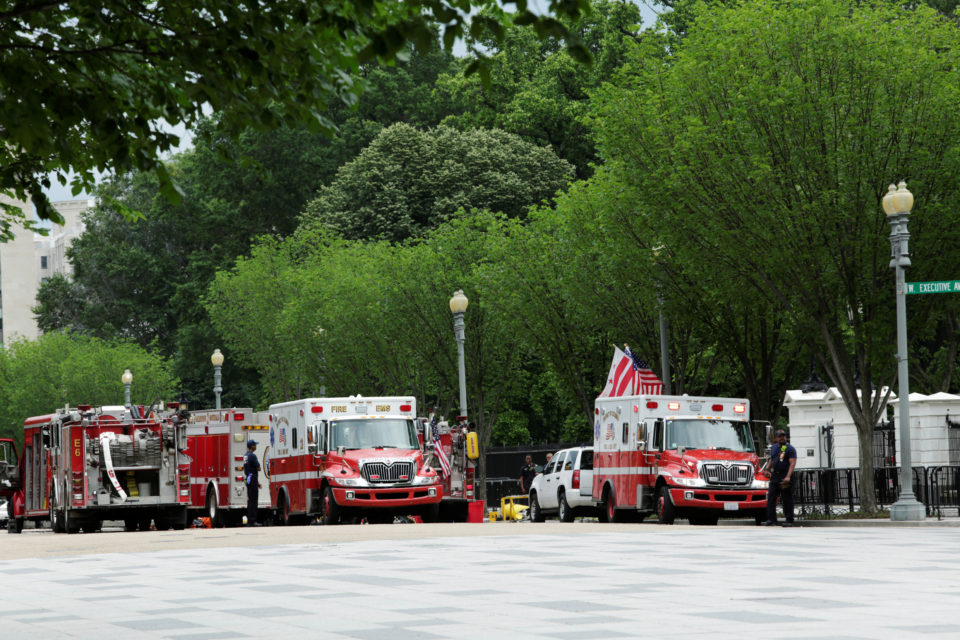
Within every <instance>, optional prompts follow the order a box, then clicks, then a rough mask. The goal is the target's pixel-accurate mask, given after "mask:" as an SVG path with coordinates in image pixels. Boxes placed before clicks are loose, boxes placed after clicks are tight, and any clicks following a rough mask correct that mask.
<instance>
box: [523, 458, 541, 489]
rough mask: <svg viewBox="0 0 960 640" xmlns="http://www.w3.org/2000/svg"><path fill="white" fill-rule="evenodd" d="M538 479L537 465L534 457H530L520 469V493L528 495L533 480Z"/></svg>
mask: <svg viewBox="0 0 960 640" xmlns="http://www.w3.org/2000/svg"><path fill="white" fill-rule="evenodd" d="M536 477H537V465H535V464H533V456H531V455H528V456H527V457H526V459H525V460H524V463H523V466H522V467H520V493H528V492H529V491H530V485H531V484H533V479H534V478H536Z"/></svg>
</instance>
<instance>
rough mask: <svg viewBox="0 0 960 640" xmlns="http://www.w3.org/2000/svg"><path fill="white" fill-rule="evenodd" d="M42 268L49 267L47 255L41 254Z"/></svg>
mask: <svg viewBox="0 0 960 640" xmlns="http://www.w3.org/2000/svg"><path fill="white" fill-rule="evenodd" d="M40 268H41V269H46V268H47V256H40Z"/></svg>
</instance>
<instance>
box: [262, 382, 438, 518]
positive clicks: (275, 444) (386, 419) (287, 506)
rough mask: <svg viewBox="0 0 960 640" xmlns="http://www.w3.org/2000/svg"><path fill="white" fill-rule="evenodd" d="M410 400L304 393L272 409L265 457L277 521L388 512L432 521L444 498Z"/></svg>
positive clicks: (372, 515) (390, 515)
mask: <svg viewBox="0 0 960 640" xmlns="http://www.w3.org/2000/svg"><path fill="white" fill-rule="evenodd" d="M416 409H417V407H416V401H415V400H414V398H412V397H368V398H365V397H361V396H350V397H348V398H308V399H304V400H294V401H292V402H282V403H279V404H274V405H271V406H270V409H269V411H270V415H269V424H270V450H269V453H268V454H267V455H265V456H264V457H265V459H266V465H265V467H266V468H267V471H268V472H267V475H268V477H269V480H270V499H271V503H272V504H273V506H274V508H275V509H276V518H277V521H278V522H279V523H280V524H290V523H292V522H305V521H309V519H311V518H312V517H317V516H319V517H320V519H321V520H322V521H323V523H324V524H336V523H339V522H341V520H349V519H351V518H354V517H365V518H366V519H367V521H368V522H392V521H393V517H394V515H419V516H421V517H422V518H424V519H425V520H435V519H436V517H437V512H438V510H439V504H440V500H441V499H442V497H443V486H442V485H441V484H440V481H439V478H438V477H437V472H436V471H435V470H434V469H433V468H432V467H430V466H429V465H427V464H425V463H424V455H423V450H422V449H421V445H420V443H419V442H418V439H417V429H416V424H415V420H416Z"/></svg>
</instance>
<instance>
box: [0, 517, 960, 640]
mask: <svg viewBox="0 0 960 640" xmlns="http://www.w3.org/2000/svg"><path fill="white" fill-rule="evenodd" d="M416 526H417V525H407V526H404V525H393V527H394V529H393V530H392V531H396V532H400V531H401V530H402V532H403V535H404V537H405V539H391V529H390V525H386V526H384V527H382V529H381V531H383V532H384V533H383V535H384V538H385V539H362V540H357V541H343V540H341V541H324V542H307V543H298V544H258V543H262V542H264V541H267V540H268V539H269V538H270V536H269V535H261V537H248V538H247V540H248V544H251V545H252V546H233V547H219V548H218V547H211V548H190V549H180V548H174V549H169V550H166V551H150V552H123V553H95V554H87V555H61V556H55V557H43V556H40V557H37V556H34V557H22V558H17V559H9V560H2V561H0V638H4V639H5V640H8V639H12V638H29V639H30V640H36V638H107V639H110V638H174V639H177V640H212V639H215V638H361V639H369V638H388V639H395V640H405V639H408V638H416V639H418V640H429V639H430V638H457V639H458V640H465V639H469V638H496V637H517V638H519V637H522V638H524V640H536V639H540V638H544V639H545V638H551V639H554V640H556V639H558V638H559V639H562V638H570V639H574V638H576V639H577V640H584V639H588V638H597V639H602V638H681V637H710V638H741V639H742V638H753V637H760V638H765V637H771V638H790V639H791V640H797V639H800V638H897V639H903V638H911V637H917V636H929V637H942V638H948V637H958V636H960V618H958V615H957V613H958V611H960V553H958V552H957V549H958V547H960V529H958V528H934V527H928V528H898V527H859V528H813V527H810V528H806V527H805V528H797V529H792V530H787V529H780V528H777V529H771V528H758V527H692V526H687V525H679V526H674V527H657V526H655V525H654V526H645V525H640V526H634V527H632V528H622V527H621V528H617V529H613V530H609V531H604V530H603V528H602V527H598V526H587V525H579V524H573V525H569V526H568V527H565V531H567V533H562V534H558V533H553V532H554V531H556V529H555V528H550V529H543V530H542V531H543V532H541V531H539V530H538V525H535V524H529V523H512V526H513V528H512V529H508V528H500V529H499V531H500V532H501V533H502V534H503V535H485V534H484V535H480V536H477V537H472V536H463V535H458V536H457V537H455V536H444V537H439V538H416V537H410V536H411V534H413V533H414V532H415V531H416V529H415V527H416ZM462 526H463V527H466V528H467V530H469V527H474V529H473V530H474V531H477V532H478V533H479V532H480V531H481V530H483V531H485V533H487V532H489V531H490V530H491V529H490V527H495V526H496V525H491V524H484V525H462ZM509 526H511V525H507V527H509ZM300 529H302V530H303V531H304V532H311V531H318V530H322V529H326V528H325V527H304V528H300ZM363 529H367V527H363ZM340 530H341V531H346V530H347V528H341V529H340ZM355 530H356V529H355ZM425 531H426V530H425ZM458 531H460V530H458ZM257 532H258V533H259V532H260V530H257ZM181 533H185V532H181ZM243 533H247V532H243ZM24 535H25V536H26V534H24ZM33 535H35V536H40V535H43V534H41V533H35V534H33ZM96 535H100V536H111V535H113V536H123V537H124V538H122V539H123V540H129V539H131V538H128V537H126V536H135V535H137V534H125V533H116V534H111V533H107V534H96ZM238 535H239V534H238ZM4 538H5V536H4V535H3V534H0V548H2V547H3V545H4V543H5V542H7V540H9V539H7V540H5V539H4ZM49 538H50V539H52V540H54V541H57V542H59V541H60V540H64V539H67V537H66V536H54V535H53V534H49ZM71 539H79V538H74V537H71ZM113 539H114V540H117V541H120V540H121V538H113ZM106 540H108V541H109V540H110V538H106ZM170 540H174V538H170Z"/></svg>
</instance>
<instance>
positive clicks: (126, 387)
mask: <svg viewBox="0 0 960 640" xmlns="http://www.w3.org/2000/svg"><path fill="white" fill-rule="evenodd" d="M120 380H121V381H122V382H123V406H125V407H126V408H127V409H129V408H130V385H131V384H132V383H133V374H132V373H130V369H124V370H123V375H122V376H120Z"/></svg>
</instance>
